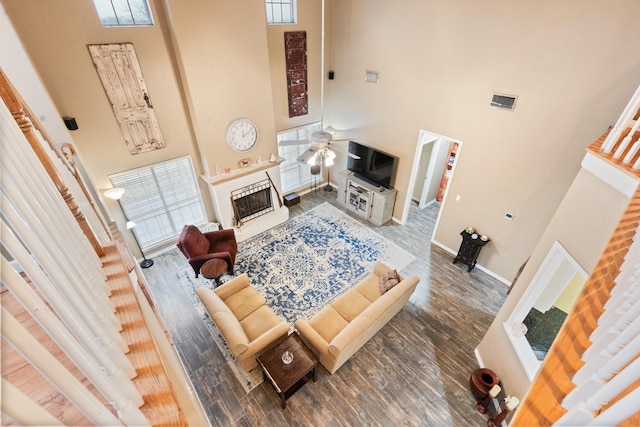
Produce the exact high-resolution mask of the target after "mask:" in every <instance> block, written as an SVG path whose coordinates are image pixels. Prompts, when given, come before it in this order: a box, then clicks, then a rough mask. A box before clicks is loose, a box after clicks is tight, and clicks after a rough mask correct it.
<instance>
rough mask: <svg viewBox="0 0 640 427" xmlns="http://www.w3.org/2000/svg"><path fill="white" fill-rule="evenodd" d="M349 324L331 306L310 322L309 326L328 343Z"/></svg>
mask: <svg viewBox="0 0 640 427" xmlns="http://www.w3.org/2000/svg"><path fill="white" fill-rule="evenodd" d="M348 324H349V322H347V321H346V320H345V319H344V317H342V316H341V315H340V313H338V312H337V311H336V309H335V308H333V307H332V306H330V305H329V306H327V307H325V308H324V309H322V311H320V313H318V314H316V315H315V316H313V318H312V319H311V320H309V325H311V327H312V328H313V329H315V330H316V332H317V333H318V335H320V336H321V337H322V339H324V340H325V341H326V342H328V343H330V342H331V340H332V339H333V338H334V337H335V336H336V335H338V333H340V331H342V330H343V329H344V328H345V326H347V325H348Z"/></svg>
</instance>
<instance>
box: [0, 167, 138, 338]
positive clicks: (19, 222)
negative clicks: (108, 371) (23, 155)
mask: <svg viewBox="0 0 640 427" xmlns="http://www.w3.org/2000/svg"><path fill="white" fill-rule="evenodd" d="M0 176H1V177H2V179H3V187H2V189H3V191H9V192H10V193H14V192H15V189H13V188H12V187H11V186H10V185H9V186H6V185H5V184H6V183H7V181H8V179H9V178H7V177H6V176H5V174H4V173H0ZM12 196H15V195H14V194H12V195H9V197H6V198H5V204H4V206H3V211H4V214H5V216H6V218H7V220H8V221H9V224H11V227H12V228H14V229H15V230H16V232H17V234H18V235H20V236H21V238H22V239H23V241H24V242H25V243H26V244H27V246H29V248H30V249H29V250H30V252H31V253H32V254H33V255H34V256H35V257H36V258H37V259H38V262H39V264H40V265H42V267H43V268H44V269H45V270H46V271H48V272H50V274H51V275H52V276H53V277H55V280H56V282H57V283H59V284H62V283H64V284H68V285H70V286H72V287H73V289H74V292H75V293H76V295H77V296H78V297H80V298H81V299H82V304H83V305H85V306H86V307H88V309H89V310H90V311H91V312H93V313H94V315H95V316H96V319H97V320H98V322H100V323H104V322H108V323H110V324H111V325H113V326H114V327H116V328H117V329H118V330H120V329H121V325H120V322H119V321H118V319H117V318H116V317H115V315H114V314H113V306H112V305H111V302H110V301H109V302H108V304H107V303H103V304H102V305H99V302H100V300H97V298H96V297H94V295H93V294H90V293H89V290H88V289H87V288H88V286H86V283H85V282H84V281H83V279H82V276H80V272H79V270H77V269H76V268H75V265H76V263H74V262H73V259H71V260H69V259H67V258H66V256H65V253H64V252H63V250H62V249H61V248H60V247H58V246H57V244H56V242H57V241H56V240H55V239H51V238H50V237H49V236H48V234H47V232H46V230H45V229H44V228H43V227H29V225H30V224H31V223H35V224H38V221H37V219H35V218H32V216H31V212H30V210H29V209H28V208H27V207H26V206H18V208H21V209H20V211H21V213H18V211H17V210H16V208H14V205H13V203H12V202H13V200H14V198H13V197H12ZM18 202H19V204H21V202H22V200H21V199H18ZM61 270H63V271H64V273H59V271H61ZM96 293H97V292H96ZM106 298H107V297H106V296H103V299H106ZM120 347H121V348H122V350H123V351H126V350H127V349H126V347H123V346H122V345H121V344H120Z"/></svg>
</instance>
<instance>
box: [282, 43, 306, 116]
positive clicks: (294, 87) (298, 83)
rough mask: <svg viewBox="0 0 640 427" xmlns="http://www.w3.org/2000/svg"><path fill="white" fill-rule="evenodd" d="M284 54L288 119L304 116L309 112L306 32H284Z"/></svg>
mask: <svg viewBox="0 0 640 427" xmlns="http://www.w3.org/2000/svg"><path fill="white" fill-rule="evenodd" d="M284 52H285V56H286V61H287V64H286V69H287V95H288V98H289V117H297V116H304V115H305V114H307V113H308V112H309V100H308V98H307V32H306V31H289V32H285V33H284Z"/></svg>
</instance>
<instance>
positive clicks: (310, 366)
mask: <svg viewBox="0 0 640 427" xmlns="http://www.w3.org/2000/svg"><path fill="white" fill-rule="evenodd" d="M285 351H290V352H291V353H293V362H291V364H289V365H285V364H284V362H283V361H282V353H284V352H285ZM257 360H258V365H260V367H261V368H262V375H263V378H264V380H265V381H268V382H269V383H270V384H271V386H272V387H273V389H274V390H275V391H276V393H278V395H279V396H280V403H281V406H282V409H285V408H286V407H287V403H286V401H287V399H288V398H289V397H291V396H292V395H293V394H294V393H295V392H296V391H298V390H299V389H300V387H302V386H303V385H305V384H306V383H307V382H308V381H309V380H311V379H313V382H316V379H317V377H316V367H317V365H318V359H317V358H316V356H315V355H314V354H313V352H312V351H311V350H310V349H309V348H308V347H307V346H306V345H305V344H304V342H302V339H301V338H300V336H299V335H298V334H297V333H293V334H291V335H290V336H289V337H287V339H286V340H284V341H283V342H282V343H280V344H278V345H276V346H275V347H273V348H272V349H270V350H267V351H266V352H265V353H263V354H261V355H260V356H259V357H258V359H257Z"/></svg>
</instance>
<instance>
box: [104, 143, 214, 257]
mask: <svg viewBox="0 0 640 427" xmlns="http://www.w3.org/2000/svg"><path fill="white" fill-rule="evenodd" d="M109 180H111V183H112V184H113V186H114V188H115V187H120V188H124V189H125V190H126V191H125V193H124V195H123V196H122V198H121V199H120V204H121V205H122V210H123V211H124V214H125V216H126V218H127V220H129V221H133V222H135V224H136V225H135V227H134V228H133V230H132V231H133V232H134V233H135V234H136V237H137V239H138V241H139V243H140V247H141V248H142V250H143V251H146V250H149V249H154V248H157V247H158V246H160V245H162V244H164V243H167V242H168V241H170V240H171V239H175V238H176V236H178V235H179V234H180V232H181V231H182V227H184V225H185V224H194V225H202V224H204V223H206V222H207V215H206V212H205V209H204V204H203V202H202V196H201V195H200V191H199V189H198V183H197V180H196V175H195V171H194V169H193V163H192V162H191V157H190V156H185V157H179V158H177V159H172V160H167V161H165V162H161V163H155V164H153V165H149V166H145V167H141V168H137V169H132V170H129V171H126V172H121V173H117V174H114V175H110V176H109Z"/></svg>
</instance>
